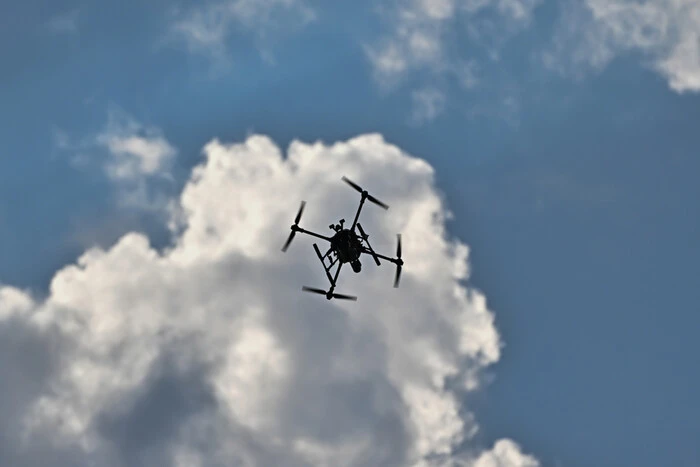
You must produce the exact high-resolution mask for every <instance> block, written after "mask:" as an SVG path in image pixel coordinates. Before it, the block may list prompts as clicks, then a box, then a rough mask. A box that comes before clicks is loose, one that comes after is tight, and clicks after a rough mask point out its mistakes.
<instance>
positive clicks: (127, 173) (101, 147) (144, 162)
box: [53, 106, 177, 211]
mask: <svg viewBox="0 0 700 467" xmlns="http://www.w3.org/2000/svg"><path fill="white" fill-rule="evenodd" d="M53 142H54V145H55V147H56V148H57V149H58V150H60V151H63V152H68V153H70V154H71V162H72V163H73V165H74V166H76V167H80V168H83V169H94V168H98V169H99V170H100V171H102V172H103V173H104V174H105V175H106V176H107V177H108V178H109V179H110V181H111V182H112V183H113V184H114V186H115V188H116V190H117V199H118V201H119V203H120V204H122V205H124V206H128V207H135V208H140V209H148V210H155V211H161V210H163V209H164V208H165V207H166V204H167V200H166V199H165V194H164V193H165V192H166V191H167V190H166V189H165V188H166V186H165V185H164V182H165V183H169V182H171V181H172V175H171V168H172V164H173V161H174V159H175V156H176V155H177V150H176V149H175V148H174V147H173V146H172V145H171V144H170V143H169V142H168V140H167V139H166V138H165V136H164V134H163V132H162V131H161V130H160V129H159V128H157V127H154V126H147V125H144V124H142V123H141V122H139V121H138V120H136V119H135V118H134V117H132V116H131V115H129V114H128V113H126V112H125V111H123V110H121V109H119V108H117V107H114V106H113V107H111V108H110V110H109V112H108V119H107V123H106V124H105V126H104V127H103V128H102V129H101V130H100V131H99V132H98V133H97V134H93V135H90V136H87V137H85V138H82V139H81V140H78V141H72V140H71V138H70V137H69V136H68V134H67V133H66V132H65V131H63V130H61V129H54V130H53Z"/></svg>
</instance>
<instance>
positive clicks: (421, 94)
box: [411, 88, 446, 124]
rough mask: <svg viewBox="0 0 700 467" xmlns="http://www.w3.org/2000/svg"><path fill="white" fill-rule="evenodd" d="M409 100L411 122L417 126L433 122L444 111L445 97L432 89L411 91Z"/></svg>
mask: <svg viewBox="0 0 700 467" xmlns="http://www.w3.org/2000/svg"><path fill="white" fill-rule="evenodd" d="M411 98H412V99H413V115H412V120H413V122H414V123H417V124H421V123H424V122H427V121H431V120H434V119H435V118H436V117H437V116H438V115H440V114H441V113H442V112H443V110H444V109H445V100H446V99H445V95H444V94H443V93H442V92H441V91H439V90H437V89H434V88H424V89H419V90H416V91H413V93H412V94H411Z"/></svg>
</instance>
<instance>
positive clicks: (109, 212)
mask: <svg viewBox="0 0 700 467" xmlns="http://www.w3.org/2000/svg"><path fill="white" fill-rule="evenodd" d="M236 3H237V2H220V3H211V4H209V3H207V4H198V3H194V2H191V3H188V2H180V3H176V2H166V1H156V2H148V4H147V5H145V4H142V3H141V2H132V1H126V2H121V3H116V2H115V3H111V4H109V3H102V2H100V3H98V2H69V1H61V2H41V1H32V2H11V3H8V4H5V5H3V6H2V7H0V18H1V19H0V57H1V58H2V62H3V67H2V71H0V83H1V84H2V86H0V102H2V108H1V110H0V122H1V123H2V124H1V125H0V153H1V154H3V157H2V158H0V164H2V166H1V167H0V174H1V175H0V177H2V178H1V179H0V194H1V196H0V199H1V200H2V202H1V203H0V245H2V247H1V248H2V250H1V255H2V258H3V261H2V263H0V282H1V283H3V284H7V285H10V286H16V287H19V288H22V289H29V290H31V291H32V293H34V294H35V295H36V296H44V295H46V294H48V293H49V292H48V287H49V282H50V280H51V278H52V277H53V276H54V274H55V273H56V271H57V270H58V269H60V268H61V267H63V266H64V265H67V264H71V263H73V262H75V260H76V258H77V257H78V256H80V254H81V253H82V252H83V251H84V250H86V248H88V247H90V246H92V245H95V244H97V245H100V246H102V247H103V248H109V247H110V246H111V245H112V244H114V243H115V242H116V241H117V239H119V238H120V237H121V236H122V235H123V234H125V233H127V232H131V231H141V232H145V233H147V235H148V236H149V238H150V239H151V242H152V243H153V244H154V245H156V246H163V245H167V244H168V243H169V242H170V236H169V235H170V234H169V233H168V230H167V228H166V223H167V221H166V217H167V213H166V211H165V210H164V208H163V206H161V205H160V204H159V202H158V199H160V198H158V196H163V197H166V198H167V197H172V196H177V194H178V193H179V192H180V190H181V189H182V187H183V186H184V185H185V183H186V182H187V180H188V179H189V178H190V172H191V170H192V168H193V167H194V166H195V165H196V164H199V163H201V161H202V147H203V146H204V145H205V144H206V143H207V142H209V141H210V140H212V139H213V138H218V139H219V140H221V141H224V142H234V141H243V140H244V139H245V138H246V137H247V135H249V134H252V133H256V134H264V135H267V136H269V137H270V138H272V140H273V141H274V142H275V143H276V144H277V145H278V146H280V147H281V148H283V149H284V148H286V147H287V146H288V144H289V143H290V142H291V141H292V140H301V141H304V142H308V143H312V142H314V141H317V140H321V141H323V142H324V143H327V144H332V143H335V142H337V141H344V140H347V139H349V138H353V137H355V136H357V135H361V134H365V133H381V134H382V135H383V136H384V138H385V139H386V141H388V142H389V143H391V144H395V145H397V146H398V147H400V148H401V149H402V150H403V151H405V152H406V153H408V154H411V155H413V156H415V157H419V158H422V159H425V160H426V161H427V162H428V163H429V164H430V165H431V166H432V167H433V168H434V169H435V179H436V186H437V189H438V191H439V192H440V193H442V194H443V195H444V199H445V202H446V205H447V207H448V209H449V210H450V211H451V212H452V214H453V218H452V219H451V220H449V221H448V222H447V229H448V233H449V236H450V237H453V238H458V239H461V240H462V241H463V242H465V243H466V244H467V245H468V246H469V248H470V253H469V258H470V259H469V263H470V271H471V277H470V278H469V282H468V283H469V286H470V287H474V288H476V289H478V290H479V291H481V292H483V294H484V295H485V296H486V297H487V302H488V306H489V309H490V310H492V311H493V312H494V314H495V325H496V328H497V329H498V331H499V333H500V334H501V339H502V342H503V345H504V347H503V350H502V355H501V358H500V361H498V363H496V364H495V365H493V366H490V367H489V368H488V369H487V370H486V372H487V373H488V374H489V375H491V376H492V377H493V380H492V381H491V382H490V383H488V384H484V386H483V387H482V388H481V389H480V390H479V391H477V392H476V393H473V394H469V395H468V396H466V399H465V404H467V405H468V406H469V407H470V409H471V411H473V412H474V413H475V415H476V419H477V420H478V421H479V425H480V427H481V429H480V431H479V433H478V435H477V436H476V439H477V441H478V442H479V443H483V444H484V445H491V444H493V442H494V441H495V440H497V439H500V438H504V437H507V438H512V439H514V440H515V441H517V443H518V444H519V445H520V446H521V447H522V449H523V450H524V452H527V453H530V454H532V455H533V456H535V457H536V458H537V459H539V461H540V462H541V464H542V465H545V466H549V465H552V466H567V467H568V466H573V467H576V466H589V465H596V466H601V467H602V466H619V465H629V466H659V465H675V466H694V465H700V448H699V447H698V445H697V442H696V440H697V438H698V435H699V434H700V422H699V421H698V420H700V409H699V407H700V404H698V402H697V394H698V393H700V376H699V375H698V372H697V371H696V370H695V368H696V367H697V355H698V344H697V342H696V339H695V335H696V330H697V329H698V328H699V327H700V318H699V317H698V313H697V311H698V303H699V302H700V293H699V292H698V288H697V286H696V284H697V279H698V277H699V275H698V272H697V265H698V264H700V243H699V241H700V240H698V239H699V238H700V235H698V234H699V233H700V220H699V219H700V217H699V216H698V213H697V208H696V205H697V200H698V199H699V198H700V188H699V185H698V183H697V174H698V173H700V159H699V158H698V147H700V133H698V131H697V122H698V121H700V105H699V104H700V97H699V96H698V94H697V92H698V91H700V55H699V50H698V46H697V43H698V36H697V32H696V31H698V30H700V10H699V9H698V6H697V4H696V3H694V2H692V1H687V2H675V3H672V2H666V1H661V0H659V1H646V2H641V3H639V4H637V2H627V1H624V0H614V1H612V0H611V1H607V2H604V1H602V0H589V1H588V2H583V3H581V4H580V5H579V4H576V3H567V2H554V1H544V2H538V1H535V0H532V1H526V0H523V1H519V0H512V1H501V2H497V1H484V2H464V4H461V3H459V2H455V4H453V3H452V2H450V1H448V0H444V1H433V2H430V1H425V2H422V3H421V2H411V1H405V2H401V1H397V2H386V3H381V2H380V3H376V2H365V1H361V2H353V3H352V5H351V4H350V3H343V4H338V5H330V3H322V2H301V1H297V2H295V1H291V2H289V4H288V5H287V6H284V2H267V3H266V2H261V3H260V4H257V5H258V6H257V7H253V10H251V11H253V12H254V14H252V15H251V16H247V17H240V16H239V17H236V16H233V15H234V14H233V13H231V15H232V16H230V17H229V16H226V15H227V14H228V13H226V14H225V13H221V12H220V11H218V10H216V8H218V7H220V6H221V5H228V4H230V5H234V4H236ZM238 3H239V4H242V5H243V4H245V2H238ZM217 5H218V6H217ZM249 5H253V4H249ZM260 5H264V6H260ZM280 5H282V6H280ZM421 5H422V6H421ZM426 5H430V6H426ZM244 7H245V5H244ZM452 7H454V9H452ZM212 8H213V10H212ZM401 8H403V11H404V14H403V16H402V15H401V14H399V13H397V11H398V10H399V9H401ZM431 8H432V9H431ZM684 8H685V9H684ZM217 11H218V12H217ZM232 11H234V10H232ZM212 12H213V13H212ZM406 12H408V13H406ZM198 14H200V15H205V16H206V15H207V14H209V15H212V16H211V18H214V20H213V22H212V23H208V24H205V23H202V22H201V21H200V20H201V16H197V15H198ZM431 15H432V16H431ZM407 18H408V19H407ZM661 23H663V24H667V29H663V28H662V27H661V26H658V24H661ZM183 24H185V25H187V26H188V27H189V28H190V29H185V30H186V31H189V33H187V32H185V33H183V32H182V31H183V29H182V28H180V29H178V25H180V26H182V25H183ZM193 28H195V29H196V28H199V29H196V30H197V31H198V32H199V33H201V32H202V31H204V32H208V33H210V35H209V36H206V37H208V39H207V40H206V41H203V40H201V37H202V36H196V35H195V34H194V33H193V32H192V31H194V30H195V29H193ZM198 38H199V39H198ZM412 40H415V41H416V44H418V45H416V46H415V48H414V49H411V44H413V42H411V41H412ZM420 40H422V41H424V42H425V44H424V43H422V42H421V43H420V44H419V43H418V42H420ZM693 41H694V42H695V44H696V45H695V48H693V46H692V44H693ZM421 44H422V45H421ZM426 44H427V45H426ZM689 44H690V45H689ZM392 47H394V48H393V49H392ZM389 59H391V60H389ZM382 60H383V61H382ZM389 62H391V63H389ZM387 63H389V65H387ZM397 63H398V64H397ZM110 118H112V119H113V121H117V122H118V123H117V126H120V125H121V128H125V127H128V126H129V124H128V123H124V122H132V123H133V124H134V125H135V126H136V127H138V128H139V130H138V131H141V132H143V131H145V132H146V133H148V134H149V135H150V136H153V137H154V138H156V139H158V138H160V140H162V141H167V144H168V145H169V147H170V148H172V149H173V156H172V158H171V159H168V160H169V161H170V162H169V163H170V164H171V166H170V170H169V174H170V176H171V177H170V178H167V179H158V180H154V179H153V178H152V177H150V176H148V177H146V176H144V177H143V178H139V177H141V176H143V175H144V174H140V175H139V177H136V178H133V179H129V180H126V181H124V180H123V179H119V178H115V177H114V176H110V174H109V171H107V170H106V169H105V167H106V166H105V160H108V159H109V157H110V156H109V154H108V151H107V150H106V149H105V147H104V145H102V146H101V145H100V143H99V142H98V139H99V135H100V134H102V135H106V134H109V132H110V131H111V130H110V128H111V127H110V126H109V122H110ZM119 122H121V123H119ZM112 129H113V128H112ZM149 132H150V133H149ZM154 135H155V136H154ZM80 156H82V157H80ZM166 158H167V157H166ZM146 175H150V174H146ZM386 175H387V176H390V174H386ZM339 177H340V174H339V175H338V177H337V178H339ZM156 178H157V177H156ZM136 186H143V187H146V190H147V192H148V193H149V194H148V196H147V197H148V198H149V202H151V203H150V204H155V207H154V206H144V205H142V204H139V202H125V201H124V200H125V196H126V194H127V193H129V192H132V191H133V190H134V189H135V187H136ZM154 197H155V198H154ZM154 200H155V201H154ZM132 201H133V200H132ZM296 202H297V200H295V201H294V203H296ZM291 215H292V212H290V216H291ZM280 235H281V238H282V237H283V236H284V235H285V234H284V233H280ZM290 280H291V281H292V282H294V280H292V279H290ZM292 285H293V286H296V285H297V284H292ZM18 465H21V464H18ZM508 465H510V464H508Z"/></svg>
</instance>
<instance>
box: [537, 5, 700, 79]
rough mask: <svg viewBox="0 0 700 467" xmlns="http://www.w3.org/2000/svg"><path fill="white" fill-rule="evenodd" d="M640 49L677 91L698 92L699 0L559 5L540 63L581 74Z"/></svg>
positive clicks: (639, 51) (699, 65)
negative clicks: (550, 43)
mask: <svg viewBox="0 0 700 467" xmlns="http://www.w3.org/2000/svg"><path fill="white" fill-rule="evenodd" d="M631 52H638V53H641V54H642V55H643V56H644V57H645V59H646V60H647V61H648V63H649V66H650V67H651V68H654V69H656V70H657V71H658V72H660V73H661V74H662V75H663V76H664V77H666V79H667V80H668V84H669V86H670V87H671V88H672V89H673V90H675V91H677V92H685V91H700V3H698V2H697V1H696V0H647V1H633V0H587V1H586V2H585V3H584V4H578V3H570V4H567V5H566V6H565V8H564V10H563V14H562V17H561V19H560V22H559V26H558V29H557V32H556V33H555V40H554V44H553V46H552V48H551V50H549V51H547V53H546V54H545V63H547V64H548V65H549V66H550V67H552V68H555V69H557V70H559V71H562V72H573V73H575V74H578V75H581V74H583V73H585V72H586V71H588V70H590V69H592V70H601V69H602V68H604V67H605V66H606V65H607V64H608V63H609V62H610V61H611V60H613V59H614V58H615V57H617V56H619V55H622V54H625V53H631Z"/></svg>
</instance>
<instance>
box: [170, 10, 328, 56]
mask: <svg viewBox="0 0 700 467" xmlns="http://www.w3.org/2000/svg"><path fill="white" fill-rule="evenodd" d="M314 18H315V11H314V10H313V9H312V8H311V7H310V6H309V5H308V4H307V3H306V2H305V1H303V0H218V1H210V2H207V3H205V4H203V5H199V6H197V7H195V8H192V9H189V10H186V11H183V12H178V13H176V15H175V19H174V21H173V23H172V25H171V30H172V33H173V34H174V36H175V37H176V38H179V39H181V40H184V42H185V44H186V45H187V47H188V49H189V50H190V51H191V52H196V53H204V54H206V55H209V56H210V57H212V58H214V59H216V60H217V61H218V62H224V61H226V60H227V59H228V54H227V47H226V43H227V40H228V39H230V36H231V35H232V34H233V33H234V32H235V31H237V30H244V31H246V32H249V33H252V34H253V35H254V36H256V37H257V38H258V40H260V39H264V38H265V37H267V36H268V35H269V34H270V31H272V30H275V31H278V30H279V29H281V28H283V27H284V28H290V27H291V28H299V27H302V26H305V25H306V24H308V23H309V22H311V21H313V20H314Z"/></svg>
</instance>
